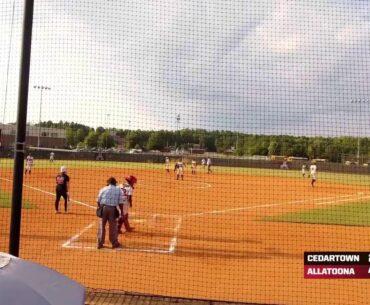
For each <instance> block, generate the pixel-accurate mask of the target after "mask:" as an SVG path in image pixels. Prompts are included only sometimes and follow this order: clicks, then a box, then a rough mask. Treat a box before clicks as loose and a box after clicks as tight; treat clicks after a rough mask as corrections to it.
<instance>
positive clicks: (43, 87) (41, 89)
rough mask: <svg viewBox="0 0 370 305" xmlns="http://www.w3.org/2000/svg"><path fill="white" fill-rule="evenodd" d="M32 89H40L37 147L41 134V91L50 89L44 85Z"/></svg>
mask: <svg viewBox="0 0 370 305" xmlns="http://www.w3.org/2000/svg"><path fill="white" fill-rule="evenodd" d="M33 88H34V89H37V90H40V113H39V132H38V136H37V147H38V148H39V147H40V136H41V110H42V92H43V91H44V90H51V88H50V87H46V86H38V85H36V86H33Z"/></svg>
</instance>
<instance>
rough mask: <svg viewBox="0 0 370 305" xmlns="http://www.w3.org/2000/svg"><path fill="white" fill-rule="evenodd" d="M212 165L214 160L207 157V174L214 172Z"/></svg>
mask: <svg viewBox="0 0 370 305" xmlns="http://www.w3.org/2000/svg"><path fill="white" fill-rule="evenodd" d="M211 166H212V160H211V158H208V159H207V174H210V173H212V169H211Z"/></svg>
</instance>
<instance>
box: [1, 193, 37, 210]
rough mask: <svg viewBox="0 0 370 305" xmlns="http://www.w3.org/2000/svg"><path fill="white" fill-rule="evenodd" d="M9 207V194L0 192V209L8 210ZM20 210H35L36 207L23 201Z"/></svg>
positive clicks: (10, 198)
mask: <svg viewBox="0 0 370 305" xmlns="http://www.w3.org/2000/svg"><path fill="white" fill-rule="evenodd" d="M11 206H12V197H11V194H9V193H6V192H4V191H0V209H3V208H10V207H11ZM22 208H23V209H35V208H36V205H35V204H33V203H31V202H29V201H24V202H23V207H22Z"/></svg>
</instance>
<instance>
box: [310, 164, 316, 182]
mask: <svg viewBox="0 0 370 305" xmlns="http://www.w3.org/2000/svg"><path fill="white" fill-rule="evenodd" d="M316 173H317V166H316V164H315V163H314V162H313V163H312V164H311V166H310V175H311V186H312V187H314V184H315V182H316Z"/></svg>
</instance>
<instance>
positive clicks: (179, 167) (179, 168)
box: [174, 160, 185, 180]
mask: <svg viewBox="0 0 370 305" xmlns="http://www.w3.org/2000/svg"><path fill="white" fill-rule="evenodd" d="M184 171H185V164H184V162H182V160H179V161H177V162H176V164H175V169H174V172H176V180H179V178H181V180H184Z"/></svg>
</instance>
